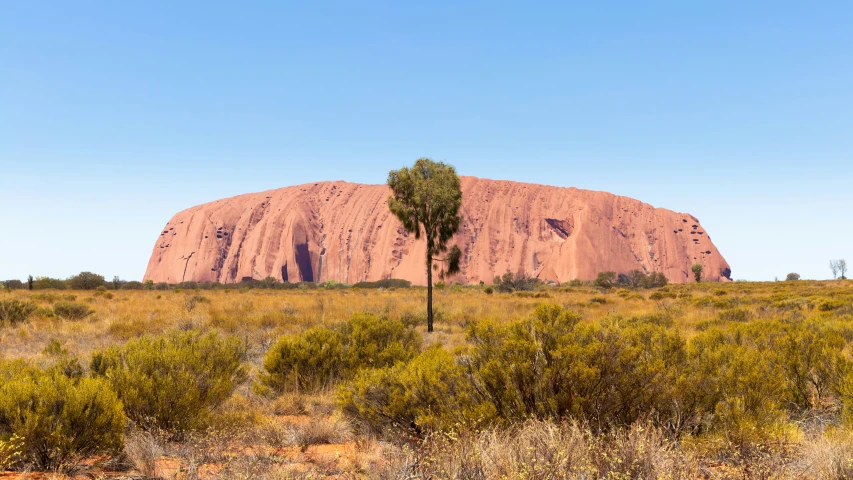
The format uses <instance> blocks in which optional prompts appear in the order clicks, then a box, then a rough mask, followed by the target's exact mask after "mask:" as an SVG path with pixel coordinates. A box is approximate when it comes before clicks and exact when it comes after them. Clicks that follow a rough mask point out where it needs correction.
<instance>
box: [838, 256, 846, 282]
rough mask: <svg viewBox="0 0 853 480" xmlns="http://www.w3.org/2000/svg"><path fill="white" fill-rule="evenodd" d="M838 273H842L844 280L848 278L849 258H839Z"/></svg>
mask: <svg viewBox="0 0 853 480" xmlns="http://www.w3.org/2000/svg"><path fill="white" fill-rule="evenodd" d="M838 273H840V274H841V279H842V280H846V279H847V260H844V259H843V258H841V259H839V260H838Z"/></svg>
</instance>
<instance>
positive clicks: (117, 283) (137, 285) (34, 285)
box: [0, 272, 412, 290]
mask: <svg viewBox="0 0 853 480" xmlns="http://www.w3.org/2000/svg"><path fill="white" fill-rule="evenodd" d="M411 286H412V282H410V281H408V280H402V279H399V278H386V279H382V280H377V281H374V282H358V283H356V284H355V285H349V284H345V283H340V282H336V281H334V280H329V281H326V282H323V283H319V284H318V283H314V282H294V283H290V282H281V281H279V280H278V279H276V278H274V277H266V278H264V279H263V280H256V279H244V280H242V281H240V282H238V283H224V284H223V283H219V282H181V283H166V282H156V283H155V282H154V281H153V280H146V281H145V282H139V281H136V280H122V279H120V278H119V277H117V276H116V277H113V279H112V280H106V279H105V278H104V276H103V275H98V274H96V273H92V272H80V273H79V274H77V275H74V276H72V277H69V278H66V279H61V278H51V277H33V276H29V277H28V278H27V281H26V282H23V281H21V280H17V279H13V280H3V281H0V288H7V289H10V290H48V289H52V290H172V289H176V288H177V289H181V290H196V289H202V290H212V289H218V288H235V287H236V288H249V289H276V290H292V289H301V290H310V289H317V288H325V289H336V288H409V287H411Z"/></svg>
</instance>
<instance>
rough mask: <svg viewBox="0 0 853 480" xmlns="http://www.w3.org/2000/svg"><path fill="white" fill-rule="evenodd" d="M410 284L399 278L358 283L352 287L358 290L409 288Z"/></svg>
mask: <svg viewBox="0 0 853 480" xmlns="http://www.w3.org/2000/svg"><path fill="white" fill-rule="evenodd" d="M411 286H412V282H410V281H408V280H402V279H399V278H385V279H382V280H377V281H375V282H358V283H356V284H355V285H353V287H358V288H392V287H393V288H409V287H411Z"/></svg>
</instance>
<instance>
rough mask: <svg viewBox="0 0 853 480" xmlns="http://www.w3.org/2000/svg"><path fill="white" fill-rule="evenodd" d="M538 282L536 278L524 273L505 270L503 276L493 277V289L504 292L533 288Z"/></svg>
mask: <svg viewBox="0 0 853 480" xmlns="http://www.w3.org/2000/svg"><path fill="white" fill-rule="evenodd" d="M539 283H540V282H539V280H538V279H536V278H533V277H530V276H528V275H526V274H524V273H516V274H513V273H512V272H506V273H504V274H503V276H500V277H495V279H494V285H495V289H497V291H499V292H505V293H509V292H522V291H531V290H535V289H536V287H537V286H538V285H539Z"/></svg>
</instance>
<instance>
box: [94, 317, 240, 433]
mask: <svg viewBox="0 0 853 480" xmlns="http://www.w3.org/2000/svg"><path fill="white" fill-rule="evenodd" d="M244 353H245V348H244V346H243V343H242V342H241V341H240V339H238V338H236V337H226V338H221V337H219V336H218V335H216V334H214V333H207V334H201V333H199V332H196V331H187V332H173V333H171V334H168V335H165V336H160V337H152V336H144V337H140V338H138V339H135V340H131V341H129V342H127V343H126V344H125V345H123V346H121V347H110V348H108V349H106V350H102V351H98V352H95V353H94V354H93V355H92V361H91V365H90V367H91V370H92V373H93V374H94V375H95V376H96V377H98V378H103V379H105V380H106V381H107V382H108V383H109V384H110V385H111V386H112V387H113V389H114V390H115V391H116V392H118V394H119V397H120V398H121V400H122V401H123V403H124V408H125V412H126V414H127V416H128V418H130V419H131V420H133V421H134V422H135V423H136V424H137V425H139V426H140V427H142V428H146V429H150V428H153V427H157V428H161V429H164V430H167V431H169V432H172V434H173V435H175V436H180V435H181V434H182V433H184V432H186V431H188V430H193V429H199V428H204V427H205V426H206V425H207V423H208V421H209V420H210V415H211V412H212V410H213V409H214V408H216V407H217V406H219V405H221V404H222V403H223V402H224V401H225V400H226V399H228V397H230V396H231V394H232V392H233V391H234V389H235V388H237V386H238V385H239V384H240V383H242V382H243V381H244V380H245V378H246V373H247V371H246V367H245V366H244V364H243V356H244Z"/></svg>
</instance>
